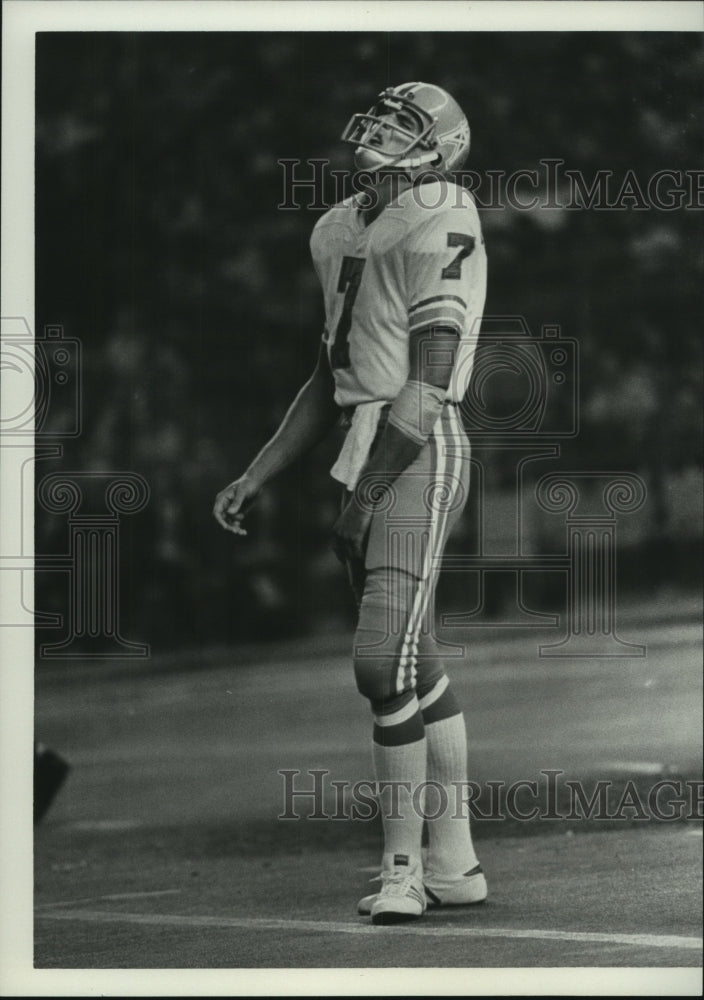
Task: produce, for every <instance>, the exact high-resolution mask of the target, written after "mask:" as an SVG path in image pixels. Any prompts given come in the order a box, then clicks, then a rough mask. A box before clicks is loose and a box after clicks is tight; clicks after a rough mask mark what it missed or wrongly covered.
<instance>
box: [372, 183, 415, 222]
mask: <svg viewBox="0 0 704 1000" xmlns="http://www.w3.org/2000/svg"><path fill="white" fill-rule="evenodd" d="M412 186H413V181H412V180H411V178H410V177H408V176H407V175H403V174H401V175H397V176H388V175H387V176H386V177H385V178H384V179H382V180H381V181H380V182H379V183H378V184H376V185H374V187H372V188H369V189H368V190H367V191H365V192H364V195H362V196H361V197H360V199H359V209H360V213H361V216H362V220H363V222H364V225H365V226H370V225H371V224H372V222H374V220H375V219H378V218H379V216H380V215H381V213H382V212H383V211H384V209H385V208H386V207H387V206H388V205H390V204H391V202H392V201H396V199H397V198H398V197H399V196H400V195H402V194H403V192H404V191H407V190H408V188H410V187H412Z"/></svg>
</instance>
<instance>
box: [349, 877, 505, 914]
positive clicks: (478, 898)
mask: <svg viewBox="0 0 704 1000" xmlns="http://www.w3.org/2000/svg"><path fill="white" fill-rule="evenodd" d="M377 878H382V876H380V875H378V876H377ZM372 881H374V879H372ZM424 883H425V884H424V889H425V896H426V906H427V908H428V909H429V910H433V909H436V908H437V907H439V906H476V905H477V904H478V903H483V902H484V900H485V899H486V897H487V895H488V889H487V884H486V878H485V876H484V872H483V871H482V866H481V865H476V866H475V867H474V868H472V869H471V871H468V872H465V874H464V875H459V876H458V877H456V878H448V877H447V876H440V875H434V874H433V873H432V872H428V873H427V874H426V875H425V876H424ZM379 895H380V894H379V893H376V892H373V893H371V894H370V895H369V896H364V897H363V898H362V899H360V901H359V903H357V913H359V914H361V915H362V916H363V917H366V916H369V914H370V913H371V912H372V907H373V906H374V901H375V900H376V899H377V898H378V896H379Z"/></svg>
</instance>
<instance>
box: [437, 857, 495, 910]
mask: <svg viewBox="0 0 704 1000" xmlns="http://www.w3.org/2000/svg"><path fill="white" fill-rule="evenodd" d="M488 892H489V890H488V889H487V885H486V878H485V876H484V872H483V871H482V866H481V865H475V867H474V868H472V869H471V870H470V871H468V872H465V873H464V875H459V876H458V877H456V878H452V877H451V876H450V877H448V876H446V875H434V874H433V873H432V872H428V874H427V876H426V878H425V895H426V897H427V905H428V909H429V910H430V909H434V908H435V907H436V906H476V904H477V903H483V902H484V900H485V899H486V897H487V895H488Z"/></svg>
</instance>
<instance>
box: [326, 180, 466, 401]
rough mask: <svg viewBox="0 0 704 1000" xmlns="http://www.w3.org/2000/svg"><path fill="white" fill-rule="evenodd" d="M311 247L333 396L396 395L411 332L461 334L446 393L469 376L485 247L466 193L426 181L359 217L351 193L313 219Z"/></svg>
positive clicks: (457, 390)
mask: <svg viewBox="0 0 704 1000" xmlns="http://www.w3.org/2000/svg"><path fill="white" fill-rule="evenodd" d="M310 245H311V255H312V258H313V264H314V267H315V270H316V273H317V275H318V278H319V279H320V283H321V286H322V290H323V297H324V300H325V317H326V322H325V334H324V340H325V342H326V344H327V349H328V356H329V359H330V366H331V368H332V371H333V375H334V378H335V402H336V403H337V404H338V405H339V406H343V407H347V406H357V405H358V404H360V403H366V402H371V401H373V400H388V401H391V400H393V399H395V398H396V396H397V395H398V393H399V391H400V390H401V387H402V386H403V384H404V382H405V381H406V379H407V377H408V372H409V334H410V333H415V332H416V331H418V330H421V329H423V328H424V327H430V326H452V327H454V328H455V329H457V331H458V333H459V335H460V338H461V340H460V348H459V350H458V352H457V357H456V361H455V368H454V373H453V377H452V382H451V384H450V388H449V390H448V398H450V399H453V400H455V401H457V402H458V401H459V400H461V399H462V397H463V396H464V394H465V392H466V391H467V387H468V385H469V379H470V376H471V372H472V364H473V361H474V352H475V349H476V345H477V338H478V335H479V325H480V323H481V317H482V312H483V309H484V299H485V297H486V253H485V249H484V240H483V239H482V233H481V226H480V223H479V216H478V214H477V209H476V206H475V204H474V200H473V198H472V196H471V194H470V193H469V192H468V191H466V190H464V189H463V188H461V187H459V186H458V185H456V184H451V183H449V182H446V181H440V180H438V181H431V182H428V183H426V184H422V185H420V186H418V187H415V188H410V189H409V190H407V191H404V192H403V194H401V195H400V196H399V197H398V198H397V199H396V200H395V201H393V202H392V203H391V204H390V205H388V206H387V207H386V208H385V209H384V210H383V211H382V212H381V214H380V215H379V216H377V218H376V219H375V220H374V221H373V222H372V223H371V224H370V225H369V226H365V224H364V220H363V217H362V214H361V212H360V211H359V209H358V201H357V198H356V196H353V197H351V198H347V199H346V200H345V201H343V202H341V203H340V204H339V205H335V206H334V207H333V208H332V209H330V211H328V212H326V214H325V215H324V216H323V217H322V218H321V219H320V220H319V221H318V223H317V224H316V226H315V228H314V230H313V234H312V236H311V241H310Z"/></svg>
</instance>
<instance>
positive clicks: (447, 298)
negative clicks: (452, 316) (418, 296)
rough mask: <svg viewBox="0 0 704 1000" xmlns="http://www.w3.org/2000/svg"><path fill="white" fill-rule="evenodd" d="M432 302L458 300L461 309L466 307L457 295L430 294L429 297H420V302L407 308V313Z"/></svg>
mask: <svg viewBox="0 0 704 1000" xmlns="http://www.w3.org/2000/svg"><path fill="white" fill-rule="evenodd" d="M432 302H459V304H460V305H461V306H462V308H463V309H466V308H467V303H466V302H465V301H464V299H461V298H460V297H459V295H431V297H430V298H429V299H422V300H421V301H420V302H416V304H415V305H414V306H411V308H410V309H409V310H408V315H409V316H410V314H411V313H412V312H415V311H416V309H421V308H422V307H423V306H428V305H430V304H431V303H432Z"/></svg>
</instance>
